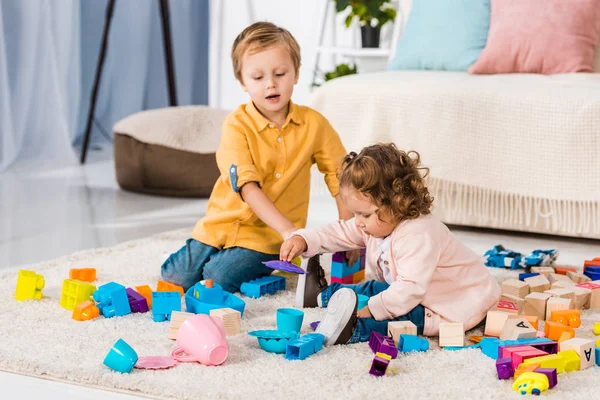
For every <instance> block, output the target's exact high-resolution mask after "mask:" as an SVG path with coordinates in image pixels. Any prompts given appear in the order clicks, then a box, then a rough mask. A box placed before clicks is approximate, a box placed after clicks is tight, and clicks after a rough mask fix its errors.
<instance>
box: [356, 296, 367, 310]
mask: <svg viewBox="0 0 600 400" xmlns="http://www.w3.org/2000/svg"><path fill="white" fill-rule="evenodd" d="M357 297H358V306H357V307H356V309H357V310H360V309H361V308H364V307H366V306H367V304H368V303H369V296H365V295H364V294H359V295H358V296H357Z"/></svg>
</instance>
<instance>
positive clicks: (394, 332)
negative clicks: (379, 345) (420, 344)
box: [388, 321, 417, 346]
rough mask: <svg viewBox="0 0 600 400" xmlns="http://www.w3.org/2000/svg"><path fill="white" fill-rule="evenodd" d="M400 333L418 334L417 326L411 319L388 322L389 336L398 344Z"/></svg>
mask: <svg viewBox="0 0 600 400" xmlns="http://www.w3.org/2000/svg"><path fill="white" fill-rule="evenodd" d="M400 335H415V336H416V335H417V326H416V325H415V324H413V323H412V322H410V321H393V322H389V323H388V336H389V337H391V338H392V339H393V340H394V343H396V346H398V340H400Z"/></svg>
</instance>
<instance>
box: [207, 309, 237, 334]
mask: <svg viewBox="0 0 600 400" xmlns="http://www.w3.org/2000/svg"><path fill="white" fill-rule="evenodd" d="M210 316H211V317H213V318H218V319H220V320H221V322H222V323H223V326H224V327H225V336H232V335H237V334H239V333H240V332H241V330H242V314H241V313H240V312H239V311H237V310H234V309H232V308H217V309H214V310H210Z"/></svg>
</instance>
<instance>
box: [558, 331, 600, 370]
mask: <svg viewBox="0 0 600 400" xmlns="http://www.w3.org/2000/svg"><path fill="white" fill-rule="evenodd" d="M595 347H596V346H595V343H594V339H583V338H573V339H569V340H565V341H564V342H562V343H561V344H560V350H561V351H565V350H575V351H576V352H577V354H579V358H580V359H581V361H580V364H579V369H586V368H589V367H591V366H593V365H595V364H596V354H595V352H594V348H595Z"/></svg>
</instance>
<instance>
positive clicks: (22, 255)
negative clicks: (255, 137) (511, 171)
mask: <svg viewBox="0 0 600 400" xmlns="http://www.w3.org/2000/svg"><path fill="white" fill-rule="evenodd" d="M205 208H206V201H205V200H198V199H173V198H162V197H154V196H144V195H138V194H134V193H127V192H124V191H122V190H120V189H119V188H118V185H117V184H116V181H115V176H114V169H113V162H112V159H111V158H110V153H108V152H106V151H105V152H93V153H92V154H91V156H90V160H89V161H88V163H87V164H86V165H84V166H78V165H77V166H60V165H58V164H53V165H33V164H28V165H19V166H16V167H14V168H12V169H11V170H10V171H8V172H4V173H0V270H4V271H5V270H7V269H17V268H18V267H20V266H23V265H27V264H32V263H37V262H41V261H45V260H49V259H52V258H56V257H59V256H63V255H66V254H70V253H72V252H75V251H78V250H84V249H89V248H93V247H106V246H112V245H114V244H117V243H120V242H123V241H127V240H132V239H137V238H141V237H145V236H148V235H151V234H153V233H158V232H163V231H166V230H171V229H177V228H189V229H191V228H192V227H193V224H194V223H195V222H196V221H197V219H198V217H199V216H201V215H202V214H203V212H204V210H205ZM332 215H337V213H336V211H335V206H334V203H333V202H332V201H331V199H323V198H313V200H312V202H311V207H310V210H309V226H318V225H322V224H323V223H325V222H327V221H328V220H329V218H331V216H332ZM452 229H453V232H454V233H455V234H456V235H457V236H458V237H459V238H461V239H462V240H463V241H464V242H465V243H467V245H469V246H470V247H471V248H472V249H473V250H475V251H477V252H478V253H480V254H483V252H484V251H485V250H487V249H489V248H490V247H492V246H493V245H495V244H497V243H502V244H504V245H505V246H506V247H508V248H513V249H514V250H517V251H523V252H528V251H530V250H533V249H536V248H558V249H559V250H560V256H559V262H560V263H563V264H570V265H578V266H581V265H582V264H583V260H584V259H589V258H591V257H598V256H600V244H599V242H598V241H590V240H582V239H567V238H557V237H551V236H542V235H521V234H516V233H510V232H498V231H485V230H474V229H465V228H460V229H459V228H456V227H453V228H452ZM0 387H2V389H3V394H4V393H7V392H6V390H8V394H11V393H14V394H15V397H16V395H19V396H20V397H24V398H33V396H36V398H44V399H49V398H52V399H54V398H56V399H61V400H64V399H71V398H73V399H75V398H77V399H107V398H111V399H112V398H133V397H131V396H128V395H123V394H118V393H110V394H109V393H107V392H104V391H100V390H96V389H91V388H83V387H79V386H73V385H67V384H63V383H57V382H53V381H48V380H42V379H37V378H30V377H25V376H19V375H13V374H8V373H1V372H0ZM11 397H12V396H11Z"/></svg>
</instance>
